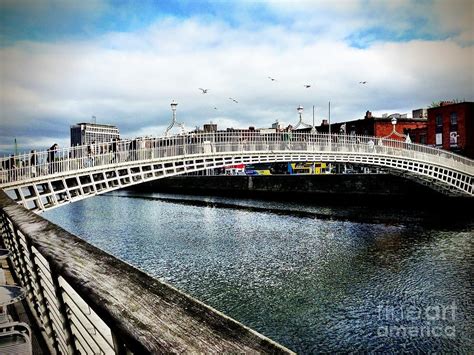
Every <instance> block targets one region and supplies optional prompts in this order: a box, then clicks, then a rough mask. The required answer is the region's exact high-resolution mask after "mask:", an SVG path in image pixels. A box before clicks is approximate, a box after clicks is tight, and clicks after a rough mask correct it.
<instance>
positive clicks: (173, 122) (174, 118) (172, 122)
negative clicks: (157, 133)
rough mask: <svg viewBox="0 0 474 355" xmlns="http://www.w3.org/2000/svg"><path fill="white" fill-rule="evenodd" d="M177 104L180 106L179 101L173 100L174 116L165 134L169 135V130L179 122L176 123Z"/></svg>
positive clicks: (172, 109)
mask: <svg viewBox="0 0 474 355" xmlns="http://www.w3.org/2000/svg"><path fill="white" fill-rule="evenodd" d="M177 106H178V103H177V102H176V101H175V100H173V101H171V111H173V118H172V119H171V123H170V125H169V126H168V128H166V131H165V136H167V135H168V132H169V131H170V130H171V128H173V126H174V125H175V124H177V123H176V107H177ZM180 126H181V125H180Z"/></svg>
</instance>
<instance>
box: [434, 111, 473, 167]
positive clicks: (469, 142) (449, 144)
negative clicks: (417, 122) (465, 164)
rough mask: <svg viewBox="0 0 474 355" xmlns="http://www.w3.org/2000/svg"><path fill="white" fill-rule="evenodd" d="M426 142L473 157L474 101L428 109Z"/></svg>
mask: <svg viewBox="0 0 474 355" xmlns="http://www.w3.org/2000/svg"><path fill="white" fill-rule="evenodd" d="M427 144H429V145H433V146H436V147H439V148H442V149H446V150H450V151H453V152H456V153H459V154H462V155H464V156H467V157H469V158H474V102H461V103H452V102H441V104H440V106H439V107H433V108H430V109H428V127H427Z"/></svg>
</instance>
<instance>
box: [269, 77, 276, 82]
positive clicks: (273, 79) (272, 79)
mask: <svg viewBox="0 0 474 355" xmlns="http://www.w3.org/2000/svg"><path fill="white" fill-rule="evenodd" d="M268 79H270V80H271V81H276V79H275V78H272V77H271V76H269V77H268Z"/></svg>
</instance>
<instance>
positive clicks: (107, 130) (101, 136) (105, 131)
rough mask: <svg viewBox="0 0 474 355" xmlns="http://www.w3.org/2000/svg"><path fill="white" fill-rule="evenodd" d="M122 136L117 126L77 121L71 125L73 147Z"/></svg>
mask: <svg viewBox="0 0 474 355" xmlns="http://www.w3.org/2000/svg"><path fill="white" fill-rule="evenodd" d="M119 138H120V132H119V129H118V128H117V127H116V126H113V125H108V124H97V123H77V124H75V125H73V126H71V147H75V146H77V145H87V144H91V143H94V142H95V143H107V142H111V141H112V140H114V139H119Z"/></svg>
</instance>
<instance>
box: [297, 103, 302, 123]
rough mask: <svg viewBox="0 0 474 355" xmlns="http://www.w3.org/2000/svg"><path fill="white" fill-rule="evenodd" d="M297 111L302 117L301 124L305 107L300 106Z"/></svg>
mask: <svg viewBox="0 0 474 355" xmlns="http://www.w3.org/2000/svg"><path fill="white" fill-rule="evenodd" d="M296 111H298V114H299V115H300V122H301V115H302V114H303V106H301V105H299V106H298V107H297V108H296Z"/></svg>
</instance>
